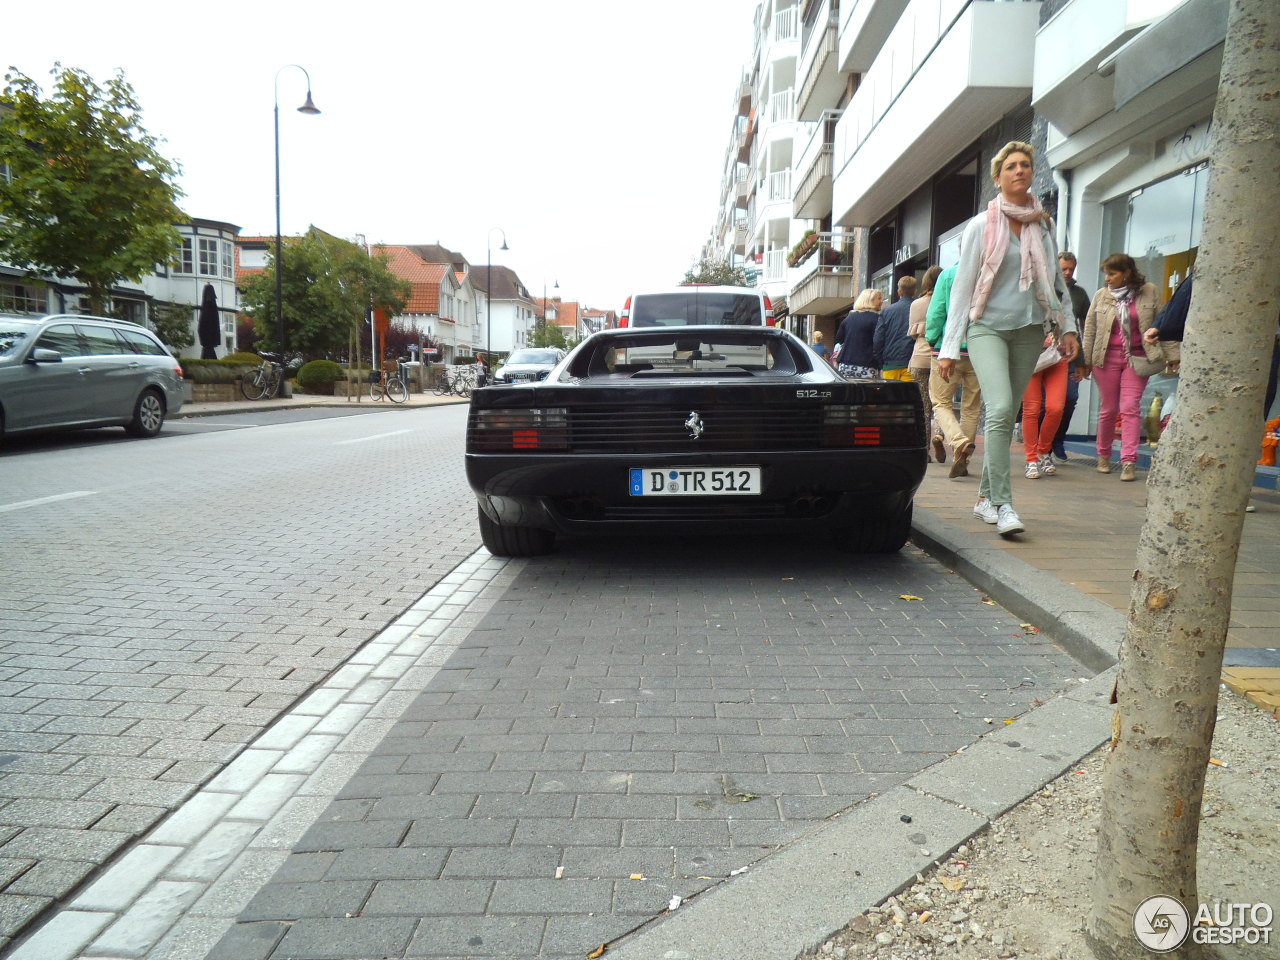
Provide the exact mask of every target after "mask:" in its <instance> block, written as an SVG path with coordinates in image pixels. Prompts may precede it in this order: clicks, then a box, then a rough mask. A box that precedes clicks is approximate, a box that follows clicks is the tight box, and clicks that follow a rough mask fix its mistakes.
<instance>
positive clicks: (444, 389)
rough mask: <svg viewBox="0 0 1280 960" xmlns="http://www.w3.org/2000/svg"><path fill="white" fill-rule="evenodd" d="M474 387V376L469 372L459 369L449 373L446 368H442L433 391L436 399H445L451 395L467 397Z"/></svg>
mask: <svg viewBox="0 0 1280 960" xmlns="http://www.w3.org/2000/svg"><path fill="white" fill-rule="evenodd" d="M474 386H475V374H474V373H473V372H472V371H471V370H469V369H462V368H459V369H457V370H454V371H453V373H450V372H449V369H448V367H443V368H441V370H440V375H439V376H438V377H437V378H436V385H435V387H434V388H433V389H434V390H435V394H436V396H437V397H447V396H448V395H449V394H451V393H456V394H457V395H458V396H460V397H469V396H471V389H472V387H474Z"/></svg>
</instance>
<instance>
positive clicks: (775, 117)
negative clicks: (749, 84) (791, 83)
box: [769, 87, 796, 123]
mask: <svg viewBox="0 0 1280 960" xmlns="http://www.w3.org/2000/svg"><path fill="white" fill-rule="evenodd" d="M795 118H796V91H795V89H794V88H792V87H788V88H787V89H786V90H779V91H778V92H777V93H775V94H773V95H772V96H771V97H769V121H770V122H771V123H778V122H780V121H783V120H794V119H795Z"/></svg>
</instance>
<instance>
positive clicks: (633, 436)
mask: <svg viewBox="0 0 1280 960" xmlns="http://www.w3.org/2000/svg"><path fill="white" fill-rule="evenodd" d="M695 411H696V412H697V414H698V417H699V419H700V421H701V423H702V426H703V432H702V436H701V437H698V438H696V439H695V438H693V437H691V436H690V431H689V430H688V429H687V428H686V427H685V420H686V419H687V418H688V417H689V415H690V414H691V413H693V412H695ZM821 429H822V410H821V408H820V407H817V406H813V407H804V408H797V406H796V405H794V404H786V405H782V404H757V405H747V404H742V405H734V406H704V407H703V408H701V409H699V408H698V407H697V405H696V404H695V405H693V406H691V407H690V408H689V409H687V410H686V409H683V408H680V409H673V408H669V407H668V408H654V407H634V406H632V407H589V408H577V409H574V408H570V410H569V431H570V447H571V449H573V450H574V451H576V452H580V453H593V452H594V453H607V452H615V451H616V452H644V451H654V452H670V453H675V452H689V453H697V452H698V451H700V450H708V451H709V450H743V449H748V450H803V449H811V448H814V447H817V446H819V441H820V437H821Z"/></svg>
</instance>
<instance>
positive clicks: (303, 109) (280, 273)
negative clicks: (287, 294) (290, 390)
mask: <svg viewBox="0 0 1280 960" xmlns="http://www.w3.org/2000/svg"><path fill="white" fill-rule="evenodd" d="M290 67H297V69H299V70H301V71H302V73H303V76H305V77H306V78H307V100H306V102H305V103H304V104H303V105H302V106H300V107H299V108H298V112H299V113H305V114H309V115H315V114H317V113H319V112H320V111H319V110H318V109H317V108H316V105H315V104H314V103H312V102H311V74H309V73H307V69H306V67H300V66H298V64H296V63H286V64H285V65H284V66H283V67H281V68H280V69H279V70H277V71H276V80H275V132H276V339H277V340H278V341H279V342H280V363H281V364H284V362H285V355H284V351H285V342H284V251H283V249H282V247H283V244H282V243H281V239H280V74H282V73H284V71H286V70H288V69H289V68H290ZM280 382H281V384H283V383H284V378H283V377H281V381H280Z"/></svg>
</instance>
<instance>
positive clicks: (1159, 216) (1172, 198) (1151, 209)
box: [1098, 163, 1209, 300]
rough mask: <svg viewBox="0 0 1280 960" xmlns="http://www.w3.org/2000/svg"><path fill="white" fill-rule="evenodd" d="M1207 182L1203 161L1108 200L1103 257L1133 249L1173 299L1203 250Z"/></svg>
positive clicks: (1166, 296)
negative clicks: (1125, 194) (1174, 293)
mask: <svg viewBox="0 0 1280 960" xmlns="http://www.w3.org/2000/svg"><path fill="white" fill-rule="evenodd" d="M1208 181H1209V168H1208V164H1203V163H1202V164H1198V165H1197V166H1194V167H1190V168H1188V169H1186V170H1183V171H1181V172H1179V173H1176V174H1174V175H1173V176H1171V177H1166V178H1165V179H1164V180H1159V181H1157V182H1155V183H1152V184H1150V185H1148V186H1146V187H1142V188H1141V189H1138V190H1134V191H1133V192H1132V193H1130V194H1129V195H1128V196H1127V197H1118V198H1116V199H1115V200H1112V201H1110V202H1109V203H1107V204H1105V205H1104V206H1103V211H1102V244H1103V247H1104V250H1103V251H1102V254H1101V256H1102V258H1105V257H1107V256H1109V255H1110V254H1112V253H1127V254H1129V256H1131V257H1133V259H1134V260H1135V261H1136V262H1137V264H1138V269H1139V270H1141V271H1142V272H1143V274H1145V275H1146V277H1147V279H1148V280H1150V281H1151V282H1152V283H1154V284H1155V285H1156V288H1157V289H1158V290H1159V291H1160V298H1161V300H1168V299H1169V297H1170V296H1171V295H1172V294H1173V291H1174V290H1175V289H1177V286H1178V284H1179V283H1181V282H1182V280H1183V279H1184V278H1185V277H1186V275H1187V271H1188V270H1189V269H1190V268H1191V265H1192V264H1193V263H1194V262H1195V258H1196V254H1197V252H1198V251H1199V247H1200V229H1201V226H1202V221H1203V219H1204V207H1205V194H1206V190H1207V188H1208ZM1098 284H1099V285H1101V274H1098Z"/></svg>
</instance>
